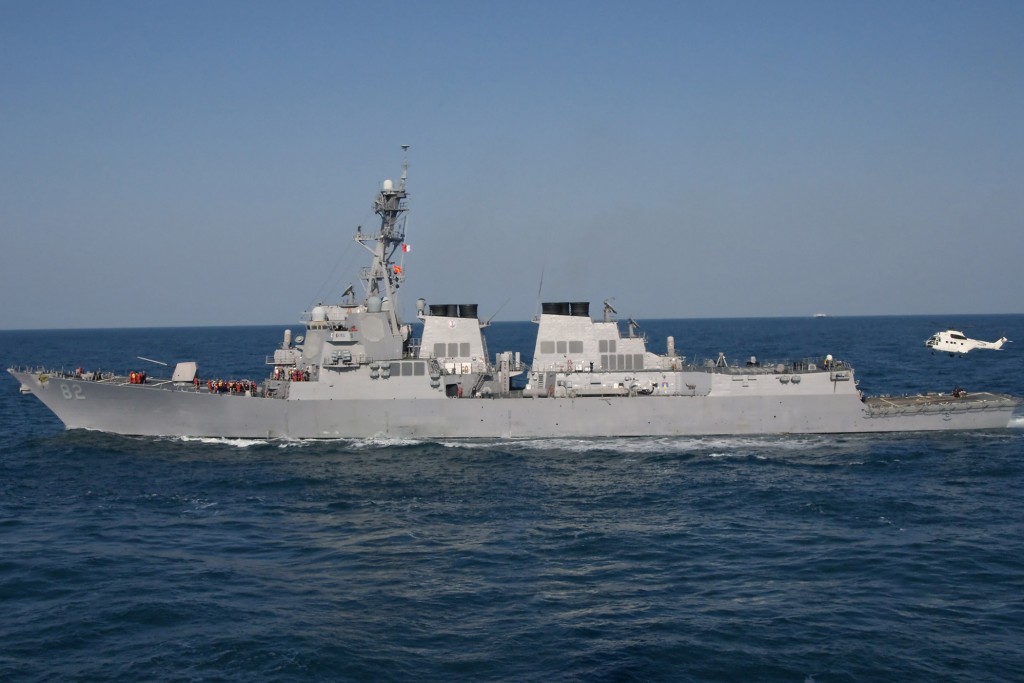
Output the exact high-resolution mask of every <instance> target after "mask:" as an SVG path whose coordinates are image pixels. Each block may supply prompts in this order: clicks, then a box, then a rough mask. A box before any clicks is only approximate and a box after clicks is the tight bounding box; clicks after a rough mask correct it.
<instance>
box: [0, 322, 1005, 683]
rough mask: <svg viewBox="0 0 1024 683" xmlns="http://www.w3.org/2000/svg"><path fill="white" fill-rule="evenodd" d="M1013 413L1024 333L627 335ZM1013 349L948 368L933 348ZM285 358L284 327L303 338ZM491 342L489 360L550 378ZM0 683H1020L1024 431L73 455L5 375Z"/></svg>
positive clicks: (112, 341) (110, 349)
mask: <svg viewBox="0 0 1024 683" xmlns="http://www.w3.org/2000/svg"><path fill="white" fill-rule="evenodd" d="M640 322H641V324H642V325H643V332H644V333H646V334H648V335H649V336H650V340H651V347H652V348H653V349H655V350H661V351H663V350H664V348H665V336H666V335H668V334H672V335H674V336H675V340H676V347H677V350H678V351H679V352H680V353H681V354H685V355H687V356H688V357H689V358H691V359H696V358H715V357H717V355H718V352H719V351H724V352H725V353H726V355H727V357H728V358H729V359H730V360H732V361H741V362H742V361H743V360H745V359H746V358H748V357H749V356H751V355H756V356H757V357H758V358H759V359H763V360H765V361H767V360H782V359H787V358H802V357H810V356H821V355H822V354H825V353H831V354H833V356H835V357H836V358H839V359H842V360H848V361H850V362H851V363H853V364H854V366H855V367H856V368H857V371H858V377H859V379H860V383H861V388H862V389H863V390H864V391H866V392H868V393H872V394H877V393H916V392H920V391H927V390H932V391H949V390H951V389H952V388H953V386H954V385H961V386H963V387H965V388H967V389H968V390H983V389H988V390H994V391H1002V392H1010V393H1014V394H1018V395H1024V316H1019V315H1015V316H948V317H943V318H936V317H880V318H824V319H811V318H806V319H743V320H660V321H650V322H645V321H640ZM950 326H953V327H961V328H963V329H964V331H965V332H967V334H968V335H970V336H975V337H979V338H983V339H995V338H997V337H999V336H1002V335H1005V336H1007V337H1009V338H1010V339H1011V340H1015V341H1016V342H1017V343H1011V344H1009V345H1008V348H1007V350H1005V351H1002V352H988V351H976V352H973V353H971V354H970V355H969V356H967V357H963V358H961V357H956V358H951V357H949V356H947V355H932V354H931V353H929V352H928V350H927V349H925V348H924V346H923V343H924V340H925V339H926V338H927V337H928V336H929V335H930V334H931V333H933V332H935V331H937V330H939V329H944V328H946V327H950ZM292 327H293V329H295V331H296V333H297V332H298V329H297V328H296V327H295V326H292ZM284 328H285V326H280V327H239V328H198V329H181V328H176V329H141V330H140V329H126V330H73V331H44V332H0V363H2V365H3V366H4V367H6V366H9V365H12V364H33V365H35V364H43V365H50V366H54V365H55V366H58V367H59V366H61V365H63V366H64V367H66V368H68V369H71V368H74V367H77V366H82V367H85V368H87V369H93V368H97V369H110V370H119V371H125V370H130V369H138V368H140V367H144V368H146V369H148V370H149V371H150V374H151V375H155V374H159V370H160V368H159V367H157V366H153V365H145V364H144V362H143V361H139V360H137V357H139V356H141V357H145V358H150V359H154V360H162V361H164V362H171V363H173V362H176V361H179V360H196V361H198V362H199V364H200V369H201V372H202V374H203V376H204V377H205V376H223V377H225V378H227V377H235V378H253V377H262V376H264V374H265V366H264V365H263V361H264V357H265V355H267V354H268V353H271V352H272V349H273V348H274V347H275V345H277V344H278V343H280V339H281V336H282V333H283V330H284ZM534 329H535V328H534V327H533V325H532V324H530V323H498V324H495V325H493V326H492V327H491V328H490V330H489V334H488V339H489V346H490V350H491V352H492V353H494V352H497V351H500V350H504V349H508V348H512V349H519V350H523V351H525V352H526V353H525V355H526V356H529V355H530V352H531V351H532V339H533V333H534ZM0 420H2V429H0V681H5V682H21V681H26V682H27V681H39V682H42V681H46V682H49V681H124V682H131V683H136V682H138V681H238V682H245V683H249V682H251V681H450V680H459V681H545V682H546V681H587V682H590V681H730V682H731V681H769V682H770V681H785V682H789V683H839V682H847V681H929V682H934V681H1010V680H1017V681H1020V680H1024V674H1022V672H1024V496H1022V491H1024V420H1022V419H1021V418H1016V419H1015V420H1014V422H1013V426H1011V428H1009V429H1006V430H996V431H987V432H953V433H940V434H886V435H862V436H842V435H840V436H789V437H770V438H767V437H766V438H750V437H742V438H736V437H714V438H656V439H640V438H636V439H595V440H579V439H567V440H561V439H554V438H553V439H541V440H526V441H501V440H488V441H470V442H462V441H457V440H452V441H447V440H445V441H414V440H386V439H384V440H357V441H350V440H337V441H326V442H312V441H287V442H274V441H238V440H211V439H204V440H188V439H155V438H129V437H119V436H112V435H105V434H99V433H89V432H78V431H76V432H66V431H64V430H63V429H62V426H61V424H60V423H59V422H58V421H57V420H56V418H54V417H53V416H52V415H50V414H49V413H48V412H47V411H46V410H45V409H44V408H43V406H42V404H40V403H39V402H38V401H37V400H36V399H35V398H33V397H32V396H22V395H20V394H19V393H18V386H17V384H16V383H15V382H14V380H13V379H11V378H10V377H9V376H6V375H5V376H4V377H3V379H2V380H0Z"/></svg>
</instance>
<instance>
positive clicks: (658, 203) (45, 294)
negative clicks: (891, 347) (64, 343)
mask: <svg viewBox="0 0 1024 683" xmlns="http://www.w3.org/2000/svg"><path fill="white" fill-rule="evenodd" d="M0 55H2V59H0V149H2V154H0V234H2V240H3V241H2V249H0V285H2V291H3V295H2V296H3V302H2V307H0V328H52V327H91V326H95V327H110V326H153V325H216V324H225V325H233V324H263V323H268V324H278V323H281V324H289V323H293V322H294V321H295V320H296V319H297V317H298V316H299V315H300V313H301V312H302V311H303V310H306V309H308V308H309V307H310V306H311V305H313V304H314V303H316V301H317V300H318V299H325V300H333V299H335V298H336V297H337V296H338V295H339V294H340V291H341V290H342V289H343V288H344V287H345V286H346V285H347V284H348V283H349V282H353V281H354V282H357V280H356V279H355V269H356V268H357V267H358V266H360V265H363V264H364V261H365V259H364V255H365V252H363V251H362V250H361V249H359V248H358V247H357V246H356V245H354V244H353V243H352V240H351V235H352V233H353V232H354V229H355V227H356V225H359V224H362V225H372V224H373V223H374V218H375V217H374V216H373V213H372V210H371V201H372V198H373V195H374V193H375V192H376V189H377V187H378V186H379V183H380V182H381V181H382V180H383V179H385V178H388V177H392V178H393V177H397V175H398V174H399V172H400V166H401V160H402V157H401V150H400V145H402V144H409V145H412V148H411V150H410V156H409V158H410V179H409V191H410V194H411V205H412V211H411V214H410V218H409V229H408V241H409V243H410V244H411V245H412V247H413V250H412V252H411V253H410V254H409V258H408V259H407V264H406V266H407V268H406V270H407V273H408V280H407V282H406V286H405V287H404V288H403V290H402V293H403V295H404V301H403V304H404V306H403V308H404V310H405V311H406V313H407V317H408V314H411V311H412V304H413V301H414V300H415V298H416V297H418V296H423V297H425V298H427V300H428V301H431V302H434V303H449V302H458V303H472V302H477V303H479V304H480V311H481V314H482V315H483V316H490V315H493V314H494V312H495V311H497V310H498V308H499V307H501V306H502V304H503V303H505V302H506V300H508V303H507V304H506V305H505V306H504V308H501V311H500V313H499V314H498V317H497V319H499V320H502V319H504V320H509V319H511V320H525V319H527V318H528V317H529V316H530V315H531V314H532V313H533V312H534V311H535V310H536V309H537V292H538V287H539V284H540V278H541V272H542V271H543V272H544V280H543V293H542V298H543V299H544V300H551V301H558V300H574V301H575V300H590V301H594V302H595V304H596V305H597V304H599V302H600V301H601V300H603V299H605V298H608V297H615V303H616V307H617V308H618V309H619V312H620V314H622V315H624V316H625V315H631V316H633V317H636V318H645V317H646V318H654V317H709V316H710V317H719V316H791V315H795V316H802V315H810V314H812V313H814V312H817V311H823V312H828V313H831V314H834V315H871V314H928V313H1001V312H1002V313H1020V312H1022V311H1024V306H1022V304H1021V300H1022V296H1021V295H1022V287H1021V284H1020V282H1021V279H1020V270H1021V267H1022V266H1021V263H1022V261H1024V230H1022V221H1024V182H1022V181H1024V2H1020V1H1019V0H1011V1H1008V2H986V1H979V2H959V1H957V2H943V1H941V0H939V1H935V0H929V1H927V2H914V1H909V0H907V1H900V2H829V1H826V2H822V1H820V0H814V1H807V2H760V1H757V2H720V1H714V2H643V1H640V2H628V3H627V2H550V1H546V2H534V1H526V2H516V3H509V2H446V1H439V2H389V1H386V0H385V1H376V2H310V1H307V2H297V3H285V2H273V3H267V2H248V1H247V2H228V1H218V2H206V1H203V2H189V1H187V0H182V1H174V2H134V1H133V2H114V1H110V2H78V1H74V2H53V1H46V0H43V1H32V2H30V1H27V0H26V1H11V0H5V1H3V2H0ZM596 305H595V308H597V306H596Z"/></svg>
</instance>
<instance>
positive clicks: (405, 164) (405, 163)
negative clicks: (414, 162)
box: [398, 145, 409, 190]
mask: <svg viewBox="0 0 1024 683" xmlns="http://www.w3.org/2000/svg"><path fill="white" fill-rule="evenodd" d="M408 177H409V145H402V177H401V178H400V179H399V184H398V188H399V189H400V190H404V189H405V179H406V178H408Z"/></svg>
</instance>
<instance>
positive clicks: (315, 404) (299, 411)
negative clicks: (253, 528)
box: [10, 370, 1017, 439]
mask: <svg viewBox="0 0 1024 683" xmlns="http://www.w3.org/2000/svg"><path fill="white" fill-rule="evenodd" d="M10 372H11V374H12V375H13V376H14V377H15V378H16V379H17V380H18V381H19V382H20V383H21V384H22V385H24V386H26V387H28V388H29V389H30V390H31V393H32V394H33V395H34V396H36V397H37V398H38V399H39V400H40V401H42V402H43V403H44V404H45V405H46V406H47V407H48V408H49V409H50V410H51V411H53V413H54V414H56V415H57V417H58V418H60V420H61V421H62V422H63V423H64V424H65V426H66V427H67V428H68V429H89V430H97V431H103V432H111V433H116V434H126V435H144V436H193V437H227V438H271V439H273V438H293V439H311V438H371V437H379V436H384V437H399V438H428V439H430V438H538V437H540V438H550V437H568V438H589V437H615V436H651V437H660V436H703V435H722V434H737V435H770V434H821V433H857V432H900V431H934V430H959V429H998V428H1005V427H1007V425H1008V423H1009V421H1010V420H1011V419H1012V417H1013V412H1014V408H1015V406H1016V405H1017V402H1016V401H1015V400H1013V399H1010V398H1009V397H1000V396H996V395H992V394H978V395H972V396H971V397H968V398H967V399H959V400H952V399H950V398H949V397H945V398H942V399H933V400H920V401H916V402H914V401H904V402H902V403H901V402H899V401H898V400H894V401H887V402H885V403H884V404H882V403H879V402H878V401H877V400H873V399H869V401H866V402H865V401H861V400H860V399H859V398H858V397H857V396H856V395H855V394H851V393H838V394H831V395H830V394H826V393H820V394H819V393H814V394H807V395H790V396H780V395H751V396H737V395H721V396H716V395H713V394H712V395H695V396H678V395H677V396H609V397H585V398H568V397H565V398H554V397H528V396H527V397H504V398H443V397H439V398H404V399H400V398H393V399H344V398H333V399H314V400H292V399H287V400H286V399H278V398H262V397H253V396H244V395H236V394H223V395H221V394H211V393H208V392H206V391H193V390H192V389H178V388H175V389H172V388H169V387H167V386H148V385H126V384H113V383H104V382H93V381H87V380H81V379H76V378H65V377H59V376H47V375H45V374H43V373H31V372H21V371H15V370H11V371H10Z"/></svg>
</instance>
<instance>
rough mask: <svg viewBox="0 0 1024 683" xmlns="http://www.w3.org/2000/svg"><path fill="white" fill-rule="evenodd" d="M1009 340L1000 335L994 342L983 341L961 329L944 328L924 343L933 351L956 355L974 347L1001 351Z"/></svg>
mask: <svg viewBox="0 0 1024 683" xmlns="http://www.w3.org/2000/svg"><path fill="white" fill-rule="evenodd" d="M1008 341H1010V340H1009V339H1007V338H1006V337H1000V338H999V339H997V340H995V341H994V342H987V341H981V340H980V339H971V338H970V337H968V336H967V335H965V334H964V333H963V332H961V331H960V330H943V331H941V332H936V333H935V334H933V335H932V336H931V337H929V338H928V339H927V340H926V341H925V343H924V345H925V346H927V347H928V348H930V349H931V350H932V353H935V352H936V351H945V352H947V353H949V355H951V356H955V355H956V354H960V355H963V354H965V353H968V352H970V351H973V350H974V349H991V350H992V351H999V350H1001V349H1002V348H1003V344H1005V343H1006V342H1008Z"/></svg>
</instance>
